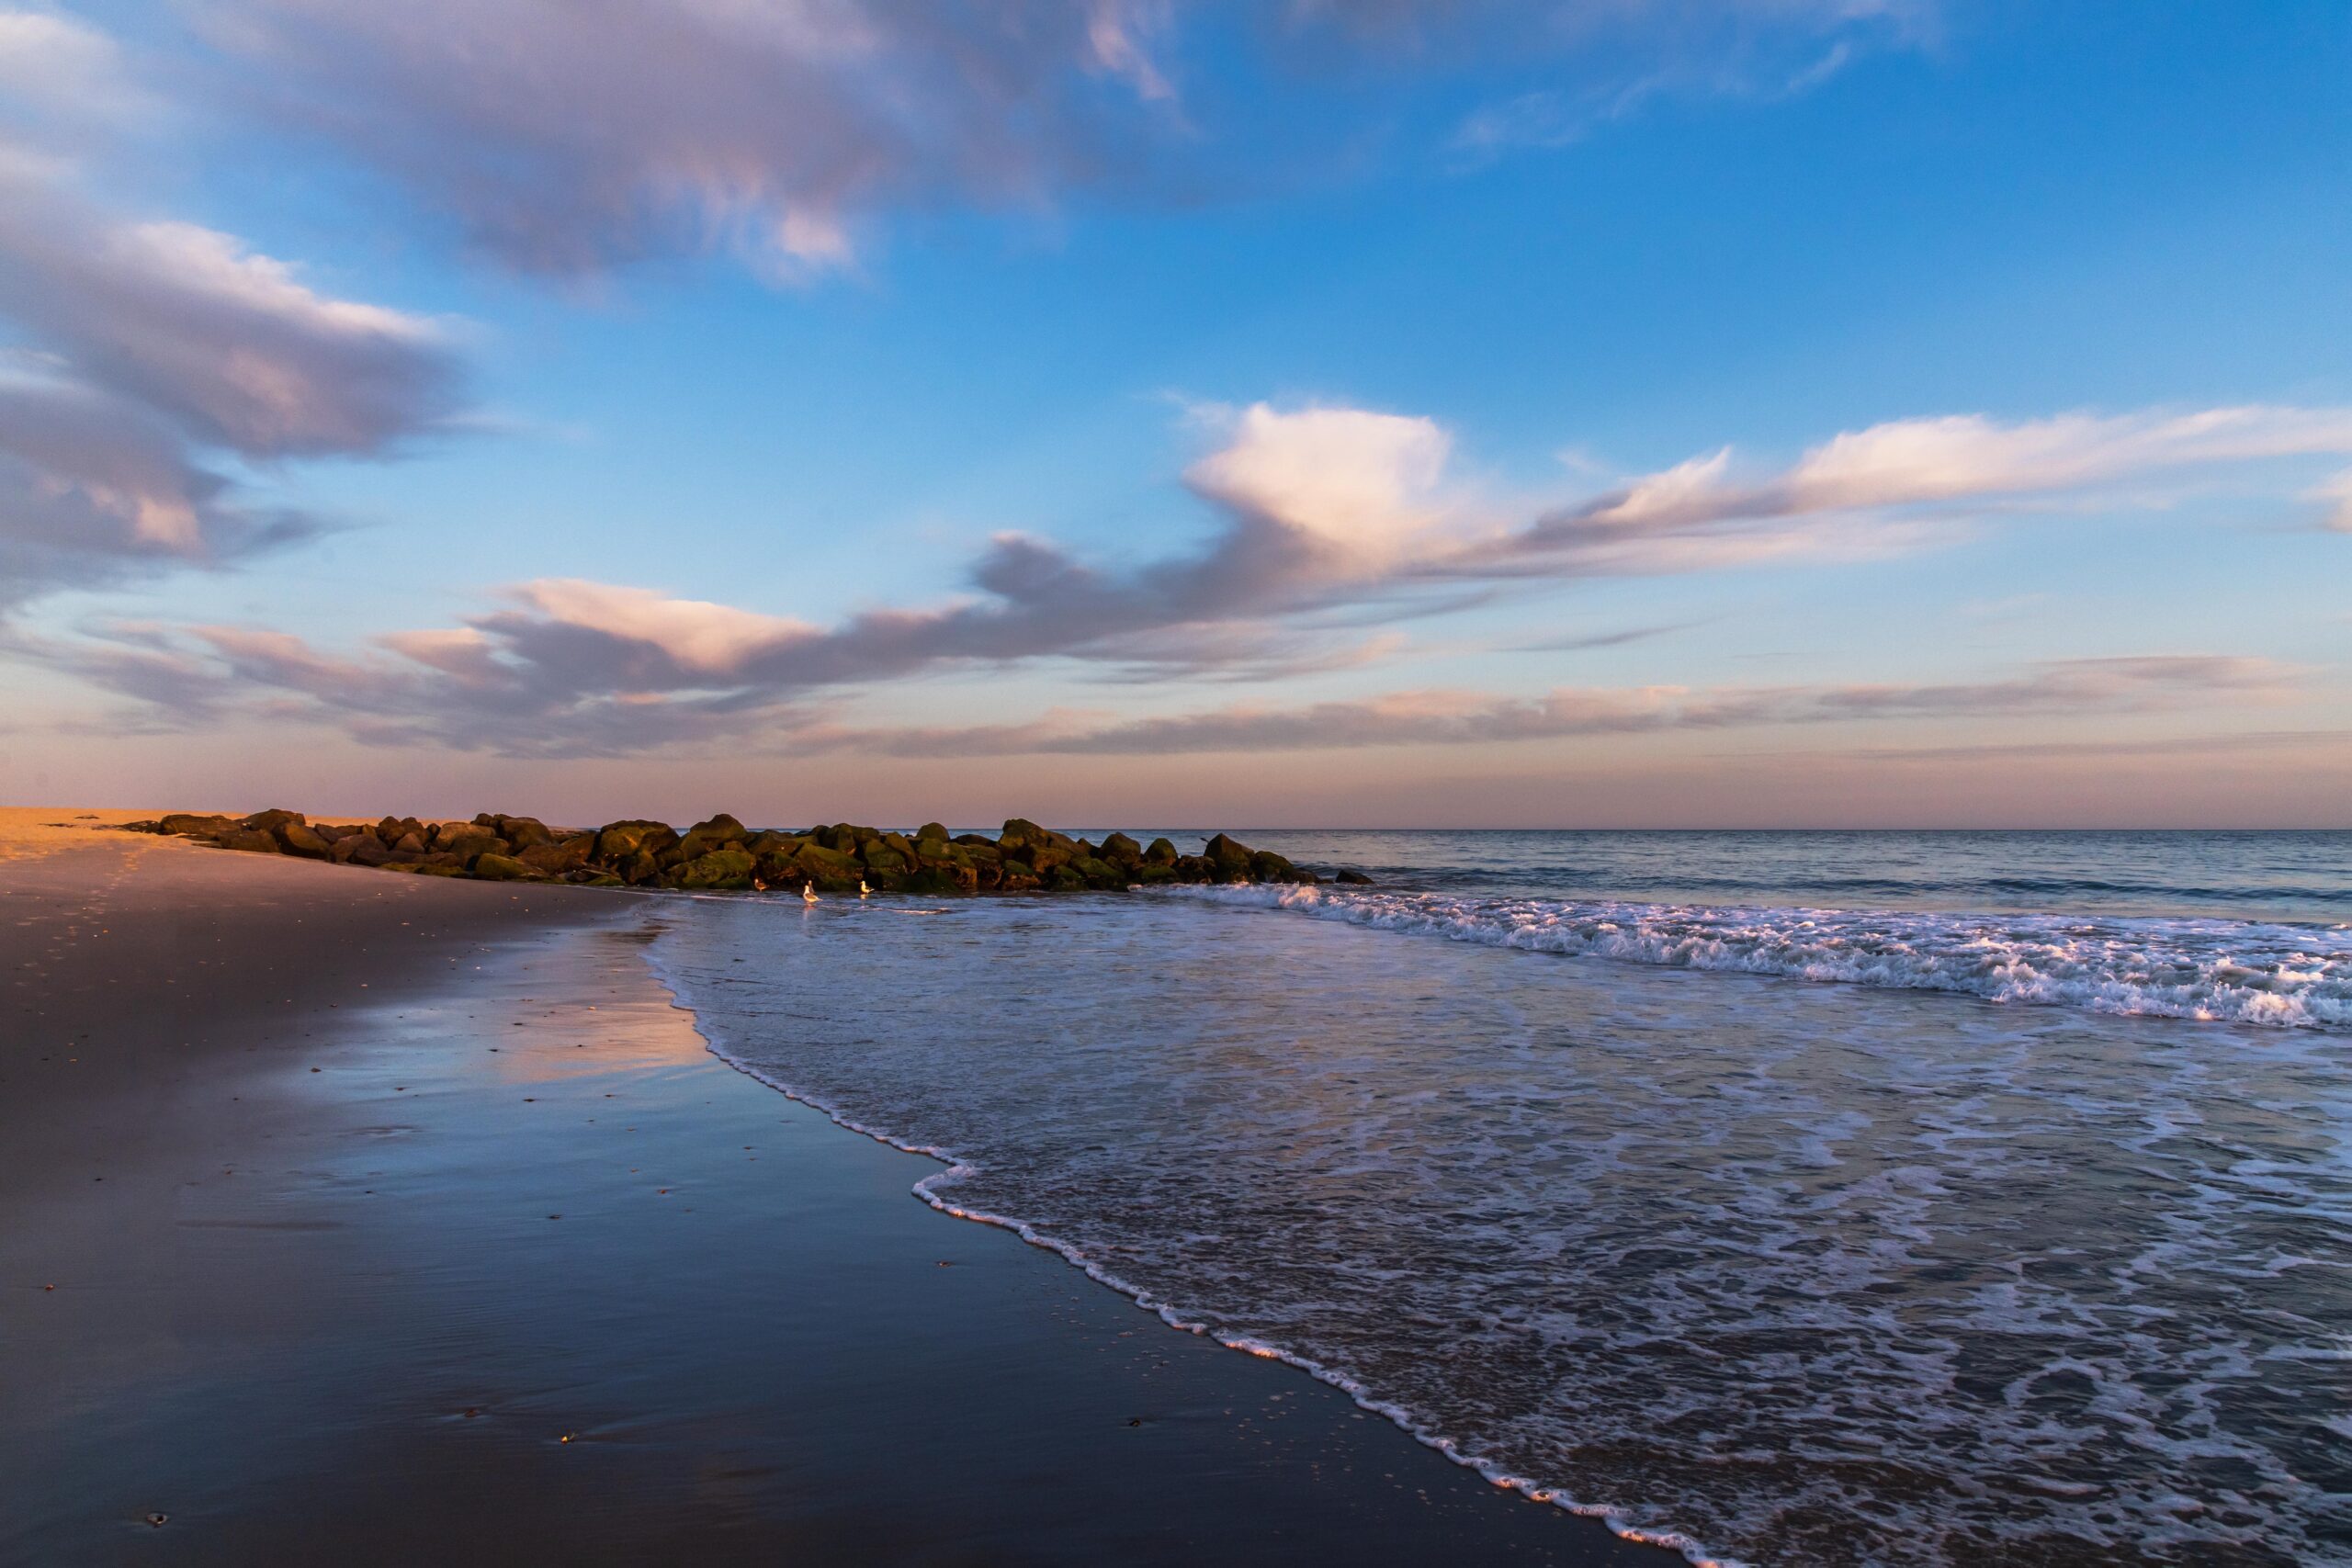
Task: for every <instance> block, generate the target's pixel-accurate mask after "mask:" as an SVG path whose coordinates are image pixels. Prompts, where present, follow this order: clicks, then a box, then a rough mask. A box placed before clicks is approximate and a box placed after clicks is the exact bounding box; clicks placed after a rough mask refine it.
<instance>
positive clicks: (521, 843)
mask: <svg viewBox="0 0 2352 1568" xmlns="http://www.w3.org/2000/svg"><path fill="white" fill-rule="evenodd" d="M498 836H499V837H500V838H502V839H503V840H506V841H507V842H508V843H510V844H512V845H514V846H515V849H517V850H535V849H537V848H538V847H539V846H540V845H542V844H552V843H554V842H555V834H553V833H552V832H550V831H548V825H547V824H546V823H544V822H542V821H540V820H539V819H538V818H536V817H502V818H499V819H498ZM592 847H593V846H592Z"/></svg>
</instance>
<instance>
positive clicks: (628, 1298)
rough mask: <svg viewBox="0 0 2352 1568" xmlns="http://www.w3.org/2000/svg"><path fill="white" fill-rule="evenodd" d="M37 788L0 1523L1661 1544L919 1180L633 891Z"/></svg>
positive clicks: (1218, 1542)
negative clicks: (701, 1010) (143, 816)
mask: <svg viewBox="0 0 2352 1568" xmlns="http://www.w3.org/2000/svg"><path fill="white" fill-rule="evenodd" d="M8 815H9V816H11V817H21V818H32V817H37V816H39V817H46V818H51V819H54V818H60V817H63V818H71V817H73V816H74V815H75V814H74V813H71V812H60V811H55V810H51V811H50V812H47V813H29V812H25V813H10V814H8ZM12 826H13V824H11V823H6V822H0V833H5V832H6V830H7V829H9V828H10V827H12ZM66 831H68V832H69V833H74V832H79V833H80V834H81V836H82V837H83V838H84V839H85V840H86V841H84V842H74V841H71V840H69V841H67V842H65V843H62V844H60V845H57V846H53V847H52V848H51V850H50V852H48V853H45V854H43V855H42V856H40V857H39V858H17V859H13V860H9V861H6V862H5V866H6V870H5V872H0V881H5V885H6V897H0V910H5V911H6V912H7V913H8V914H9V915H10V917H11V920H12V922H13V923H12V924H11V925H9V926H7V927H6V928H5V929H4V931H5V935H6V940H8V941H10V942H12V943H13V944H14V945H13V946H12V947H11V948H10V949H9V951H10V953H11V955H12V957H13V959H14V963H12V964H11V968H12V970H14V971H15V973H14V976H12V977H13V978H14V979H15V980H16V982H17V989H16V990H15V992H14V994H13V998H12V999H14V1000H15V1001H16V1002H17V1016H19V1017H28V1016H34V1017H39V1018H41V1019H44V1020H49V1021H58V1020H61V1019H63V1018H64V1017H65V1016H66V1015H67V1012H68V1010H71V1012H72V1018H73V1021H74V1022H76V1023H77V1024H79V1025H81V1027H78V1028H76V1029H75V1030H74V1033H75V1034H76V1035H82V1036H85V1037H89V1038H90V1044H89V1045H88V1046H87V1047H79V1046H78V1042H77V1048H79V1049H85V1050H86V1053H87V1059H86V1060H76V1061H74V1062H72V1063H70V1064H66V1063H55V1062H50V1063H43V1062H40V1061H39V1060H38V1059H37V1058H38V1057H39V1056H40V1055H53V1054H54V1052H53V1051H50V1052H44V1051H42V1050H40V1049H37V1048H36V1049H33V1050H31V1051H30V1052H29V1057H30V1058H32V1059H20V1057H19V1055H18V1053H15V1052H12V1053H10V1054H9V1055H7V1056H6V1057H5V1058H0V1074H5V1075H6V1078H7V1079H8V1080H10V1082H9V1083H8V1086H7V1089H6V1095H5V1099H6V1102H7V1105H6V1109H0V1131H6V1134H8V1135H7V1137H6V1139H5V1140H0V1143H5V1144H6V1145H8V1146H9V1147H10V1148H11V1150H12V1152H11V1153H10V1154H8V1155H6V1156H0V1180H5V1181H6V1183H7V1185H8V1188H9V1201H8V1202H7V1203H6V1204H5V1205H0V1303H6V1304H5V1305H0V1313H5V1314H6V1316H5V1317H0V1327H5V1329H6V1332H5V1333H4V1334H0V1389H5V1390H6V1391H8V1393H7V1397H6V1398H5V1399H0V1460H5V1461H6V1464H5V1468H0V1474H6V1476H7V1477H8V1479H7V1480H6V1481H0V1497H6V1498H8V1499H9V1501H8V1503H7V1506H6V1507H5V1508H0V1520H7V1521H11V1522H10V1523H8V1524H6V1525H0V1561H6V1562H18V1561H22V1562H41V1563H44V1564H46V1563H51V1562H82V1561H90V1562H112V1561H118V1560H119V1559H120V1558H121V1557H122V1556H124V1555H125V1554H126V1553H128V1552H130V1551H134V1550H136V1551H155V1552H160V1553H162V1555H163V1556H164V1558H165V1559H166V1560H169V1561H172V1562H273V1561H279V1562H291V1561H306V1560H311V1559H312V1558H314V1557H316V1556H319V1555H331V1556H333V1557H334V1558H335V1559H336V1560H338V1561H345V1562H373V1561H382V1562H395V1561H413V1560H414V1559H415V1557H416V1555H417V1554H419V1553H428V1554H430V1555H431V1556H432V1557H433V1558H434V1559H435V1560H437V1561H450V1562H477V1561H478V1562H534V1561H547V1562H602V1561H613V1562H621V1561H643V1560H645V1556H646V1553H647V1552H648V1551H650V1550H652V1549H653V1548H654V1547H655V1546H656V1545H657V1544H658V1546H659V1548H660V1549H661V1550H663V1551H681V1550H691V1551H692V1552H693V1554H695V1556H697V1558H698V1559H699V1560H702V1561H707V1562H731V1561H746V1562H748V1561H769V1560H773V1559H774V1558H775V1556H777V1555H780V1554H788V1553H789V1551H791V1550H792V1549H795V1548H797V1549H799V1550H801V1551H804V1552H806V1553H808V1554H809V1555H810V1556H811V1557H812V1559H813V1560H817V1561H837V1560H850V1559H853V1558H862V1559H864V1560H874V1561H922V1562H1016V1561H1017V1562H1085V1561H1094V1560H1099V1559H1100V1558H1101V1557H1102V1556H1103V1555H1108V1554H1116V1555H1118V1556H1120V1557H1122V1558H1125V1559H1127V1560H1133V1561H1144V1562H1151V1561H1165V1562H1190V1561H1197V1560H1199V1559H1200V1558H1202V1557H1204V1556H1206V1555H1211V1554H1214V1555H1217V1556H1223V1557H1231V1558H1235V1559H1236V1560H1238V1561H1243V1562H1250V1561H1264V1562H1277V1561H1280V1562H1297V1561H1321V1560H1330V1561H1339V1560H1343V1559H1344V1560H1351V1561H1380V1560H1392V1561H1395V1560H1414V1559H1417V1558H1419V1557H1424V1556H1430V1555H1441V1554H1443V1555H1452V1556H1454V1557H1456V1558H1459V1559H1462V1560H1471V1561H1498V1562H1562V1563H1586V1562H1619V1561H1623V1562H1665V1561H1668V1559H1666V1558H1663V1557H1660V1556H1658V1555H1657V1554H1656V1553H1655V1552H1651V1551H1645V1550H1643V1549H1640V1548H1636V1547H1632V1546H1629V1545H1626V1544H1624V1543H1623V1542H1621V1541H1619V1540H1616V1538H1614V1537H1613V1536H1611V1535H1610V1534H1609V1533H1608V1531H1606V1530H1605V1529H1600V1528H1597V1527H1596V1525H1595V1524H1594V1522H1593V1521H1589V1520H1579V1519H1573V1518H1569V1517H1566V1516H1564V1515H1562V1514H1561V1513H1560V1512H1559V1511H1558V1510H1556V1509H1533V1508H1525V1507H1520V1506H1514V1504H1515V1502H1516V1500H1515V1499H1510V1498H1504V1497H1499V1496H1497V1495H1495V1493H1496V1492H1497V1490H1498V1489H1497V1488H1496V1487H1494V1486H1493V1485H1490V1484H1487V1483H1482V1482H1480V1481H1479V1480H1477V1479H1476V1477H1475V1476H1474V1475H1472V1474H1470V1473H1469V1472H1465V1471H1464V1470H1461V1469H1458V1468H1456V1467H1453V1466H1433V1465H1431V1464H1430V1462H1429V1457H1430V1456H1429V1455H1428V1454H1427V1453H1426V1452H1425V1451H1424V1450H1423V1449H1422V1448H1421V1447H1420V1446H1419V1445H1418V1444H1416V1443H1415V1442H1414V1441H1413V1440H1412V1439H1411V1438H1409V1437H1408V1436H1407V1435H1406V1434H1405V1433H1404V1432H1402V1431H1401V1430H1399V1429H1397V1428H1396V1427H1391V1426H1389V1425H1388V1424H1387V1423H1386V1422H1384V1421H1375V1420H1372V1419H1370V1418H1369V1417H1367V1416H1364V1415H1363V1413H1362V1412H1360V1411H1358V1410H1356V1409H1355V1408H1354V1406H1353V1405H1352V1404H1350V1403H1349V1402H1348V1400H1347V1399H1346V1397H1345V1396H1344V1395H1343V1394H1342V1393H1340V1391H1339V1390H1337V1389H1334V1388H1331V1387H1329V1385H1327V1384H1325V1383H1321V1382H1314V1381H1312V1380H1310V1379H1300V1378H1296V1377H1293V1376H1291V1375H1290V1374H1289V1373H1287V1372H1286V1371H1282V1370H1280V1369H1278V1368H1275V1367H1267V1366H1261V1365H1260V1364H1259V1361H1258V1360H1256V1359H1251V1358H1248V1357H1236V1356H1229V1355H1226V1354H1225V1353H1224V1352H1223V1349H1222V1348H1220V1347H1218V1346H1216V1345H1215V1344H1213V1343H1210V1342H1208V1341H1205V1340H1203V1339H1200V1338H1198V1337H1194V1336H1191V1335H1174V1334H1169V1333H1167V1332H1165V1331H1164V1329H1163V1328H1162V1326H1161V1325H1159V1323H1157V1322H1155V1323H1152V1324H1149V1325H1145V1324H1143V1323H1142V1322H1140V1321H1139V1320H1137V1319H1136V1317H1135V1316H1134V1312H1135V1310H1136V1309H1135V1306H1134V1303H1131V1302H1129V1301H1128V1300H1126V1299H1125V1298H1124V1297H1120V1296H1116V1295H1114V1294H1112V1293H1111V1292H1105V1291H1103V1290H1101V1289H1099V1288H1098V1287H1097V1286H1096V1284H1095V1283H1094V1282H1093V1281H1092V1280H1087V1279H1080V1278H1079V1277H1078V1276H1077V1273H1076V1271H1075V1270H1072V1269H1068V1268H1066V1267H1064V1266H1062V1265H1061V1264H1060V1262H1059V1261H1058V1260H1057V1261H1056V1262H1055V1263H1053V1264H1052V1265H1050V1266H1048V1264H1047V1262H1046V1259H1045V1258H1039V1257H1036V1256H1035V1252H1036V1251H1037V1249H1036V1248H1035V1247H1020V1246H1015V1245H1014V1238H1013V1237H1012V1236H1011V1235H1004V1236H1002V1237H1001V1239H999V1238H998V1233H997V1232H996V1231H994V1230H992V1229H983V1228H979V1227H974V1228H973V1229H971V1230H968V1231H959V1230H953V1229H949V1228H948V1227H944V1226H942V1225H941V1224H940V1223H939V1216H936V1215H933V1214H932V1213H929V1212H927V1211H922V1210H917V1209H915V1208H914V1207H913V1206H912V1205H910V1204H908V1203H907V1202H906V1201H905V1198H906V1195H907V1190H908V1187H909V1185H910V1179H911V1178H913V1177H915V1176H917V1175H919V1174H920V1173H919V1172H916V1171H913V1170H910V1163H911V1162H910V1159H909V1156H905V1155H903V1154H900V1153H898V1152H895V1151H894V1150H893V1149H891V1148H888V1147H887V1146H885V1145H881V1144H879V1143H876V1142H872V1141H870V1139H868V1138H855V1139H852V1138H845V1137H843V1136H842V1134H841V1133H840V1132H837V1131H836V1130H835V1126H834V1122H832V1121H831V1120H829V1119H827V1118H826V1117H825V1116H823V1115H822V1113H820V1111H816V1110H814V1109H810V1108H808V1107H806V1106H804V1105H803V1104H801V1103H800V1102H798V1101H796V1100H787V1099H786V1098H784V1097H783V1096H782V1095H779V1094H777V1093H776V1092H775V1090H774V1089H770V1088H767V1087H764V1086H763V1085H762V1084H761V1083H760V1082H759V1081H757V1080H756V1079H754V1080H752V1081H746V1079H747V1077H749V1075H747V1074H745V1073H743V1072H742V1071H741V1069H740V1068H738V1067H736V1066H733V1065H731V1064H729V1062H728V1061H727V1060H726V1059H725V1058H723V1057H722V1056H720V1055H718V1054H717V1053H716V1052H714V1051H712V1050H711V1049H710V1047H709V1046H708V1044H707V1043H706V1042H705V1041H704V1039H703V1037H702V1035H701V1034H700V1032H698V1030H697V1029H696V1028H695V1026H694V1022H693V1020H692V1015H691V1014H690V1013H689V1012H687V1011H685V1010H684V1009H683V1008H682V1007H680V1006H679V1005H678V1004H677V1003H676V1002H675V1000H674V998H673V997H672V996H671V995H670V994H669V992H668V989H667V987H665V986H663V985H662V984H661V983H660V979H659V976H656V975H655V974H654V972H653V971H652V969H651V967H650V965H649V964H646V963H645V962H644V953H643V951H642V949H643V942H644V938H643V935H642V933H641V932H640V931H639V930H638V928H639V927H641V926H642V925H643V924H644V923H645V921H646V920H647V919H658V913H656V912H655V911H653V910H652V909H651V908H650V907H649V902H648V901H639V900H626V901H623V900H592V899H591V898H590V897H586V896H584V895H581V894H574V893H572V892H571V891H570V890H569V889H565V888H561V887H526V888H513V887H501V886H496V885H483V884H480V883H470V882H464V881H458V880H455V879H439V878H408V877H384V878H356V877H354V878H345V877H339V876H336V875H334V869H333V868H331V867H324V866H317V865H311V864H306V863H300V862H294V861H287V862H282V863H269V864H270V869H269V870H268V871H267V872H266V873H264V874H261V875H258V876H257V875H256V874H255V869H256V868H255V867H254V864H253V863H250V862H248V863H229V862H224V861H220V860H218V859H211V860H208V858H207V857H205V856H203V855H201V854H200V853H198V852H196V851H195V850H193V849H191V848H188V847H187V846H181V845H175V844H170V843H168V841H163V840H152V839H150V840H137V839H132V838H128V837H126V836H119V835H111V834H109V835H106V836H105V838H104V839H103V840H101V839H100V838H98V836H97V835H95V834H88V833H86V831H85V830H81V829H68V830H66ZM59 853H63V854H65V855H67V856H68V857H69V859H67V860H65V861H59V860H57V859H56V858H54V857H55V855H56V854H59ZM85 857H95V858H85ZM102 862H103V863H104V870H105V873H106V874H105V875H97V874H94V873H96V872H97V871H98V870H99V869H100V865H101V863H102ZM232 867H233V869H232ZM109 876H110V877H111V878H112V881H111V882H108V881H107V877H109ZM94 889H95V891H94ZM36 905H38V906H39V908H38V909H36V908H35V906H36ZM403 917H405V918H406V919H409V920H411V921H413V922H419V923H417V924H412V925H410V926H409V927H406V928H403V927H402V926H401V924H399V923H398V922H399V921H400V920H401V919H402V918H403ZM424 922H430V923H431V930H432V931H433V933H434V934H433V935H432V936H431V937H430V938H429V939H428V938H425V937H424V936H423V935H422V931H424ZM226 938H235V939H237V940H239V941H243V942H245V943H246V944H247V946H246V947H245V949H244V950H243V951H232V952H223V951H222V946H221V944H222V942H223V941H224V939H226ZM264 942H272V943H275V945H274V946H269V947H267V948H266V951H265V950H263V949H261V948H259V947H257V946H256V945H255V944H259V943H264ZM410 943H413V944H414V945H413V948H410V947H407V944H410ZM109 944H112V945H111V946H109ZM395 948H407V951H406V952H405V953H401V952H394V951H388V950H389V949H395ZM370 949H373V950H374V951H370ZM485 953H488V954H491V955H494V956H487V955H485ZM469 954H470V955H471V956H472V958H473V960H474V962H473V963H468V962H466V960H467V958H468V956H469ZM477 964H479V965H480V967H479V968H477V966H476V965H477ZM296 973H299V975H300V976H301V980H300V984H299V985H298V984H285V985H281V984H279V983H278V982H277V978H270V976H279V977H283V976H287V975H290V974H296ZM363 976H373V977H374V978H372V979H370V978H365V977H363ZM394 976H398V977H397V978H394ZM265 978H267V982H268V983H266V984H262V983H260V982H262V981H263V980H264V979H265ZM126 980H129V981H130V984H126V983H125V982H126ZM371 990H372V991H374V992H375V993H376V994H375V995H373V996H370V995H368V992H369V991H371ZM592 1009H593V1010H594V1012H593V1014H592V1012H591V1010H592ZM165 1019H169V1020H170V1021H171V1022H172V1024H173V1025H174V1027H172V1028H170V1029H168V1030H164V1029H159V1028H158V1025H159V1024H161V1023H162V1022H163V1021H164V1020H165ZM167 1034H168V1035H169V1036H171V1038H166V1037H165V1036H166V1035H167ZM183 1040H185V1041H186V1042H187V1043H183ZM29 1043H30V1044H32V1045H34V1046H36V1047H37V1046H38V1045H39V1043H40V1042H38V1041H34V1042H29ZM66 1066H72V1067H73V1068H74V1070H75V1071H76V1072H79V1071H80V1069H82V1068H84V1067H88V1068H91V1069H94V1070H93V1072H91V1073H90V1074H87V1075H84V1076H83V1077H80V1078H78V1079H66V1078H64V1077H63V1076H62V1069H64V1068H65V1067H66ZM36 1069H38V1071H36ZM608 1100H610V1101H611V1102H612V1103H610V1104H608V1103H607V1101H608ZM621 1108H626V1111H627V1115H626V1119H625V1120H623V1121H622V1122H621V1123H620V1127H619V1128H615V1127H613V1126H612V1125H610V1122H611V1121H612V1120H613V1118H614V1115H615V1113H616V1111H619V1110H620V1109H621ZM600 1118H602V1119H601V1120H600ZM639 1128H642V1129H643V1130H644V1131H643V1132H641V1133H640V1132H639V1131H637V1129H639ZM624 1129H625V1130H624ZM745 1144H752V1145H759V1146H757V1147H755V1148H753V1149H751V1150H745V1149H743V1148H741V1145H745ZM77 1151H78V1156H79V1158H78V1162H77V1159H76V1152H77ZM221 1156H228V1161H227V1163H213V1162H214V1161H215V1160H216V1159H218V1158H220V1157H221ZM625 1158H626V1159H634V1160H635V1161H636V1165H635V1166H634V1167H630V1166H628V1165H627V1164H624V1163H622V1162H623V1160H624V1159H625ZM223 1171H233V1172H234V1174H233V1175H227V1174H220V1173H221V1172H223ZM657 1172H658V1173H659V1174H658V1175H657ZM940 1174H944V1173H939V1172H933V1173H932V1175H930V1176H928V1177H924V1178H923V1180H924V1181H926V1182H927V1181H931V1180H934V1179H936V1178H937V1176H938V1175H940ZM94 1175H95V1176H97V1177H99V1178H100V1179H96V1180H84V1179H83V1178H84V1177H88V1176H94ZM663 1188H667V1189H668V1190H662V1189H663ZM379 1199H385V1200H390V1201H387V1202H379V1201H378V1200H379ZM557 1215H560V1216H561V1218H560V1219H558V1218H554V1217H553V1216H557ZM36 1274H41V1275H46V1276H48V1277H46V1278H41V1279H35V1278H34V1277H33V1276H34V1275H36ZM47 1284H54V1285H56V1286H57V1287H58V1289H57V1290H55V1291H53V1292H51V1291H46V1290H43V1289H42V1288H41V1287H42V1286H43V1285H47ZM60 1303H67V1304H68V1305H69V1306H70V1308H71V1311H70V1313H60V1312H57V1311H56V1310H54V1309H55V1308H56V1307H57V1306H58V1305H59V1304H60ZM567 1434H569V1437H568V1438H567V1436H566V1435H567ZM363 1456H364V1457H363ZM149 1513H153V1514H160V1515H162V1516H164V1522H163V1523H161V1524H151V1523H149V1522H147V1520H146V1517H145V1516H146V1515H147V1514H149ZM126 1534H127V1535H128V1537H129V1538H130V1539H126ZM133 1540H136V1541H137V1545H136V1547H134V1546H133V1545H132V1541H133Z"/></svg>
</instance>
